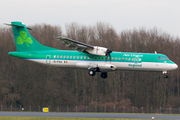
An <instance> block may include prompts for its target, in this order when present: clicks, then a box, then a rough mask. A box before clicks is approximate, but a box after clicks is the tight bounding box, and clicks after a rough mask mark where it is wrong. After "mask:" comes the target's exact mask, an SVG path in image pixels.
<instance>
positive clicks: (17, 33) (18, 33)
mask: <svg viewBox="0 0 180 120" xmlns="http://www.w3.org/2000/svg"><path fill="white" fill-rule="evenodd" d="M6 25H10V26H12V30H13V34H14V40H15V44H16V49H17V51H18V52H22V51H42V50H57V49H55V48H51V47H47V46H44V45H42V44H40V43H39V42H38V41H37V40H36V39H34V38H33V37H32V36H31V35H30V34H29V32H28V29H29V30H31V28H28V27H26V26H25V25H24V24H23V23H22V22H11V24H6Z"/></svg>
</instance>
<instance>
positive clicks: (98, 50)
mask: <svg viewBox="0 0 180 120" xmlns="http://www.w3.org/2000/svg"><path fill="white" fill-rule="evenodd" d="M86 51H87V52H88V53H90V54H93V55H101V56H106V51H107V48H105V47H99V46H94V49H93V50H86Z"/></svg>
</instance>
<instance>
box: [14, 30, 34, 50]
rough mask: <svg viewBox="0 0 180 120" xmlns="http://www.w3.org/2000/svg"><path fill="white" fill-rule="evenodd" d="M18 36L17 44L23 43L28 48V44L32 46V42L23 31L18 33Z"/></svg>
mask: <svg viewBox="0 0 180 120" xmlns="http://www.w3.org/2000/svg"><path fill="white" fill-rule="evenodd" d="M19 34H20V36H19V37H17V44H19V45H22V44H23V43H24V42H25V43H26V45H27V46H28V47H29V44H32V43H33V41H32V40H31V38H30V37H27V33H26V32H25V31H20V33H19Z"/></svg>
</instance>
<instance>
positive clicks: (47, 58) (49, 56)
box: [46, 55, 51, 64]
mask: <svg viewBox="0 0 180 120" xmlns="http://www.w3.org/2000/svg"><path fill="white" fill-rule="evenodd" d="M50 63H51V55H46V64H50Z"/></svg>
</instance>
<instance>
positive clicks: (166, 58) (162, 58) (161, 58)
mask: <svg viewBox="0 0 180 120" xmlns="http://www.w3.org/2000/svg"><path fill="white" fill-rule="evenodd" d="M157 59H160V60H169V58H168V57H160V56H159V57H158V58H157Z"/></svg>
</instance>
